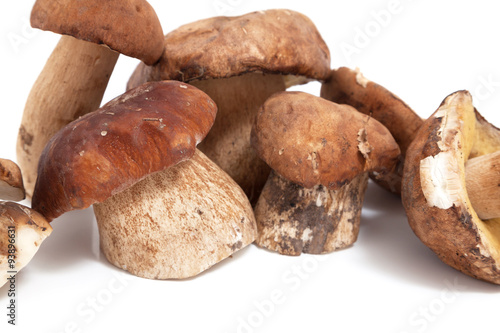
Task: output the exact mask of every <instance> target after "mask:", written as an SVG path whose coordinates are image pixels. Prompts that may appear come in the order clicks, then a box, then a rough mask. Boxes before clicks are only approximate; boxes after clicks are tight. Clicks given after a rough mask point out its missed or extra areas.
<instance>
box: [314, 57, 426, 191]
mask: <svg viewBox="0 0 500 333" xmlns="http://www.w3.org/2000/svg"><path fill="white" fill-rule="evenodd" d="M321 97H323V98H326V99H328V100H330V101H332V102H335V103H340V104H348V105H350V106H352V107H354V108H356V110H358V111H359V112H362V113H364V114H367V115H369V116H371V117H373V118H375V119H376V120H378V121H380V122H381V123H382V125H384V126H385V127H387V129H388V130H389V131H390V132H391V134H392V136H393V137H394V139H395V140H396V142H397V143H398V145H399V148H400V149H401V156H402V159H401V161H400V164H399V166H398V168H396V169H395V172H394V173H391V174H388V175H387V176H386V177H384V178H383V179H382V178H380V177H375V176H374V175H372V178H373V179H374V180H375V181H376V182H377V183H378V184H380V185H381V186H383V187H384V188H386V189H388V190H390V191H391V192H394V193H398V194H399V193H400V192H401V178H402V176H403V166H404V156H405V154H406V150H407V149H408V146H409V145H410V143H411V142H412V141H413V139H414V138H415V135H416V134H417V131H418V129H419V128H420V126H422V124H423V122H424V121H423V120H422V118H420V117H419V116H418V115H417V114H416V113H415V112H414V111H413V110H412V109H411V108H410V107H409V106H408V105H407V104H406V103H405V102H403V101H402V100H401V99H400V98H399V97H397V96H396V95H394V94H393V93H391V92H390V91H389V90H387V89H386V88H384V87H382V86H381V85H378V84H376V83H375V82H372V81H370V80H368V79H366V78H365V77H364V76H363V74H362V73H361V71H360V70H359V69H356V70H352V69H350V68H347V67H341V68H339V69H334V70H332V71H331V74H330V76H329V78H328V80H327V81H326V82H325V83H323V85H322V86H321Z"/></svg>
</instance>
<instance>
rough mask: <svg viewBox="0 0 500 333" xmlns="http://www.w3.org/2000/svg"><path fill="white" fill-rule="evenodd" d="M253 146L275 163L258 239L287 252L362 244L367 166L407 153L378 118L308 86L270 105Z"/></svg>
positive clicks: (389, 166)
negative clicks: (359, 240) (308, 90)
mask: <svg viewBox="0 0 500 333" xmlns="http://www.w3.org/2000/svg"><path fill="white" fill-rule="evenodd" d="M252 145H253V147H254V148H255V149H256V151H257V153H258V155H259V156H260V157H261V158H262V159H263V160H264V161H265V162H266V163H267V164H268V165H269V166H270V167H271V168H272V169H273V171H272V172H271V175H270V176H269V179H268V180H267V182H266V185H265V186H264V189H263V190H262V194H261V196H260V198H259V201H258V202H257V205H256V207H255V218H256V220H257V228H258V236H257V240H256V244H257V245H259V246H261V247H264V248H267V249H269V250H272V251H276V252H279V253H281V254H287V255H300V254H301V252H304V253H313V254H321V253H328V252H332V251H334V250H336V249H340V248H344V247H347V246H349V245H351V244H352V243H354V242H355V241H356V239H357V236H358V231H359V224H360V215H361V206H362V202H363V196H364V192H365V189H366V186H367V182H368V174H367V173H368V172H370V171H371V172H379V173H381V174H384V173H387V172H391V171H392V170H393V168H395V166H396V164H397V161H398V158H399V154H400V150H399V147H398V145H397V143H396V142H395V141H394V139H393V138H392V136H391V134H390V133H389V131H388V130H387V129H386V128H385V127H384V126H383V125H382V124H380V123H379V122H378V121H376V120H375V119H373V118H371V117H369V116H366V115H364V114H362V113H360V112H357V111H356V109H354V108H353V107H351V106H348V105H340V104H336V103H333V102H330V101H327V100H325V99H322V98H320V97H316V96H313V95H309V94H306V93H301V92H282V93H276V94H274V95H273V96H271V97H270V98H269V99H268V100H267V101H266V102H265V103H264V104H263V105H262V107H261V108H260V109H259V113H258V116H257V120H256V123H255V126H254V127H253V129H252Z"/></svg>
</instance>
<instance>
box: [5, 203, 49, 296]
mask: <svg viewBox="0 0 500 333" xmlns="http://www.w3.org/2000/svg"><path fill="white" fill-rule="evenodd" d="M51 232H52V227H51V226H50V224H49V223H48V222H47V221H46V220H45V218H44V217H43V216H42V215H40V214H39V213H37V212H35V211H34V210H32V209H30V208H28V207H24V206H22V205H19V204H17V203H14V202H0V287H1V286H3V285H4V284H5V283H6V282H7V281H9V280H11V279H12V277H14V276H15V275H16V274H17V273H18V272H19V271H20V270H21V269H22V268H23V267H25V266H26V264H28V262H29V261H30V260H31V259H32V258H33V256H34V255H35V253H36V252H37V251H38V249H39V247H40V245H41V244H42V242H43V241H44V240H45V238H47V237H48V236H49V235H50V233H51Z"/></svg>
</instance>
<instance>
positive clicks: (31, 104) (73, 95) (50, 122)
mask: <svg viewBox="0 0 500 333" xmlns="http://www.w3.org/2000/svg"><path fill="white" fill-rule="evenodd" d="M118 55H119V53H117V52H114V51H112V50H110V49H109V48H107V47H105V46H100V45H97V44H94V43H89V42H85V41H81V40H78V39H75V38H73V37H69V36H62V37H61V39H60V41H59V43H58V44H57V46H56V48H55V49H54V51H53V52H52V54H51V56H50V57H49V59H48V60H47V63H46V64H45V67H44V68H43V70H42V72H41V73H40V75H39V77H38V79H37V80H36V82H35V84H34V85H33V87H32V89H31V92H30V94H29V96H28V99H27V101H26V106H25V109H24V114H23V118H22V121H21V127H20V129H19V135H18V140H17V160H18V163H19V165H20V167H21V170H22V172H23V177H24V183H25V187H26V194H27V195H28V196H30V197H31V195H32V194H33V188H34V186H35V182H36V175H37V166H38V159H39V157H40V154H41V152H42V150H43V149H44V147H45V145H46V144H47V142H48V141H49V139H50V138H51V137H52V136H53V135H54V134H55V133H56V132H57V131H58V130H60V129H61V128H62V127H64V126H65V125H66V124H68V123H70V122H71V121H73V120H75V119H77V118H78V117H80V116H83V115H85V114H87V113H89V112H91V111H94V110H96V109H97V108H98V107H99V105H100V103H101V100H102V97H103V95H104V91H105V90H106V86H107V84H108V80H109V78H110V76H111V73H112V71H113V68H114V66H115V64H116V61H117V59H118Z"/></svg>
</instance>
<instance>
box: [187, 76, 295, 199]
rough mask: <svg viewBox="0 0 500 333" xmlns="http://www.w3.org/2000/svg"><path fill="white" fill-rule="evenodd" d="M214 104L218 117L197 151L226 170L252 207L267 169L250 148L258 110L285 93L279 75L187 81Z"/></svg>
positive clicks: (281, 78) (265, 177) (263, 182)
mask: <svg viewBox="0 0 500 333" xmlns="http://www.w3.org/2000/svg"><path fill="white" fill-rule="evenodd" d="M190 83H191V84H192V85H194V86H195V87H197V88H199V89H201V90H202V91H204V92H205V93H207V94H208V95H209V96H210V97H211V98H212V99H213V100H214V101H215V103H216V104H217V107H218V111H217V118H216V119H215V123H214V125H213V127H212V129H211V131H210V133H209V134H208V135H207V137H206V138H205V140H204V141H203V142H202V143H200V145H199V146H198V149H200V150H201V151H202V152H203V153H205V154H206V155H207V156H208V157H209V158H210V159H211V160H212V161H214V162H215V163H216V164H217V165H218V166H220V167H221V168H222V170H224V171H226V172H227V173H228V174H229V175H230V176H231V177H232V178H233V179H234V180H235V181H236V183H238V185H240V186H241V188H242V189H243V191H245V193H246V195H247V196H248V198H249V200H250V202H251V203H252V204H255V202H257V199H258V198H259V194H260V192H261V190H262V187H263V186H264V184H265V182H266V179H267V176H268V175H269V171H270V169H269V167H268V166H267V164H266V163H264V162H263V161H262V160H261V159H260V158H259V157H258V156H257V154H256V152H255V151H254V149H253V148H252V147H251V145H250V132H251V129H252V125H253V123H254V122H255V118H256V116H257V110H258V108H259V107H260V106H261V105H262V104H263V103H264V102H265V100H266V99H267V98H268V97H269V96H271V95H272V94H274V93H275V92H279V91H284V90H285V88H286V87H285V83H284V80H283V76H282V75H275V74H261V73H249V74H244V75H241V76H237V77H231V78H224V79H208V80H203V81H195V82H190Z"/></svg>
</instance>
